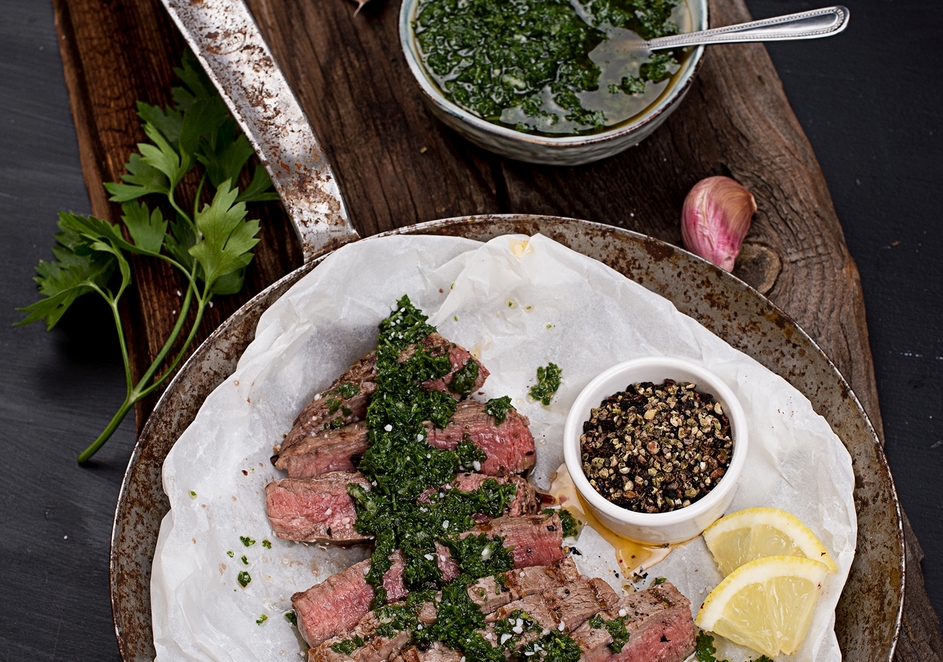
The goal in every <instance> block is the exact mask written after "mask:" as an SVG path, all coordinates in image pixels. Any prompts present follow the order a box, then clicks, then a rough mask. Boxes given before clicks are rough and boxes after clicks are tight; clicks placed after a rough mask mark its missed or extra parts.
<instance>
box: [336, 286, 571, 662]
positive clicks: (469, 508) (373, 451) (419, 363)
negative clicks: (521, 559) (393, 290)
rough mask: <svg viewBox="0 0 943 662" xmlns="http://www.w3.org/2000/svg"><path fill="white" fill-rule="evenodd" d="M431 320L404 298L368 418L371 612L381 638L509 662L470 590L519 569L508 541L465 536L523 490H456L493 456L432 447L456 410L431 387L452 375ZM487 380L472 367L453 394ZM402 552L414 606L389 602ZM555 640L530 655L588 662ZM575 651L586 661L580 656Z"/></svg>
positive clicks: (390, 327)
mask: <svg viewBox="0 0 943 662" xmlns="http://www.w3.org/2000/svg"><path fill="white" fill-rule="evenodd" d="M426 319H427V318H426V316H425V315H423V314H422V312H421V311H420V310H418V309H417V308H416V307H415V306H413V305H412V303H411V302H410V301H409V298H408V297H405V296H404V297H403V298H402V299H400V300H399V301H398V302H397V306H396V310H395V311H393V313H392V314H391V315H390V316H389V317H388V318H387V319H385V320H384V321H383V322H381V324H380V333H379V337H378V340H377V352H376V357H377V360H376V375H377V376H376V386H377V388H376V391H375V393H374V394H373V397H372V399H371V401H370V404H369V405H368V407H367V414H366V422H367V427H368V441H369V444H370V446H369V448H368V450H367V451H366V452H365V453H364V455H363V459H362V460H361V461H360V463H359V465H358V467H357V468H358V470H359V471H360V472H361V473H363V474H364V475H365V476H366V477H367V479H368V480H369V481H370V488H369V489H366V488H365V487H364V486H362V485H358V484H354V483H351V484H348V486H347V492H348V494H350V496H351V498H352V499H353V501H354V504H355V506H356V509H357V521H356V525H355V526H356V528H357V531H359V532H360V533H362V534H364V535H369V536H373V537H374V539H375V549H374V552H373V555H372V557H371V562H370V571H369V573H368V574H367V581H368V582H369V583H370V584H371V585H372V586H373V589H374V600H373V604H372V605H371V606H372V608H373V609H375V610H376V613H377V617H378V619H379V621H380V626H379V627H378V629H377V633H378V634H379V635H380V636H384V637H388V636H393V635H394V634H395V633H396V632H398V631H409V632H410V633H411V636H412V641H413V643H414V644H416V645H420V646H421V645H423V644H430V643H432V642H434V641H441V642H443V643H445V644H446V645H448V646H450V647H452V648H454V649H456V650H460V651H462V652H463V654H464V656H465V658H466V661H467V662H504V660H505V649H504V648H503V647H501V646H494V645H493V644H491V643H490V642H489V641H488V640H486V639H485V638H484V637H483V636H482V635H481V634H480V633H479V632H478V631H477V630H479V629H480V628H481V627H483V625H484V614H483V613H482V611H481V609H480V608H479V607H478V605H477V604H476V603H475V602H474V601H472V600H471V598H470V597H469V596H468V586H469V584H471V583H472V582H473V581H474V580H476V579H478V578H481V577H488V576H492V575H499V574H500V573H502V572H506V571H508V570H510V569H512V568H513V567H514V562H513V558H512V557H511V553H510V551H509V550H508V549H506V548H505V547H504V540H503V538H501V537H494V538H489V537H488V536H486V535H483V534H482V535H467V536H465V537H464V538H463V537H461V534H462V533H464V532H467V531H469V530H470V529H472V528H473V527H474V526H475V520H474V519H473V518H472V516H473V515H475V514H477V513H482V514H485V515H488V516H489V517H498V516H500V515H501V514H502V513H503V512H504V511H505V509H506V508H507V506H508V505H509V504H510V503H511V501H512V500H513V499H514V497H515V494H516V487H515V486H514V484H513V483H508V484H504V485H502V484H499V483H498V481H497V480H495V479H493V478H491V479H487V480H485V481H484V482H483V483H482V485H481V487H480V488H479V489H477V490H474V491H471V492H465V491H462V490H459V489H455V488H452V487H451V486H450V483H451V481H452V480H453V479H454V477H455V474H456V473H457V472H459V471H462V470H467V469H471V468H472V466H473V465H474V463H475V462H483V461H484V460H485V459H486V456H485V454H484V453H483V452H482V451H481V450H480V449H478V448H477V447H476V446H475V445H474V444H472V443H471V442H468V441H462V442H460V443H459V444H458V446H457V447H456V449H455V450H454V451H445V450H439V449H436V448H433V447H432V446H430V445H429V444H428V443H427V441H426V431H425V425H424V422H426V421H431V422H432V423H433V424H434V425H436V426H437V427H440V428H442V427H445V426H446V425H447V424H448V422H449V419H450V418H451V416H452V414H454V412H455V399H454V398H453V397H452V396H450V395H449V394H447V393H443V392H441V391H436V390H426V389H425V388H423V386H422V385H423V383H424V382H428V381H431V380H436V379H440V378H442V377H444V376H445V375H447V374H448V373H449V372H451V370H452V367H451V361H450V359H449V356H448V352H447V351H445V352H443V353H441V354H438V353H433V352H431V351H430V350H428V349H426V348H425V347H423V346H422V341H423V340H424V339H425V337H426V336H427V335H429V333H431V332H432V331H434V330H435V329H434V328H433V327H432V326H430V325H429V324H427V322H426ZM404 357H405V358H404ZM470 365H474V369H471V368H469V367H468V366H470ZM477 376H478V366H477V364H476V363H475V362H474V361H469V362H468V364H467V365H466V366H465V368H464V369H461V370H459V371H457V372H456V373H455V375H454V376H453V379H452V380H451V385H450V389H451V390H452V391H453V392H454V393H457V394H460V395H463V396H464V395H468V394H469V393H470V392H471V390H472V388H473V384H474V382H475V380H476V379H477ZM342 387H343V385H341V386H340V387H338V390H339V389H340V388H342ZM338 395H342V394H338ZM488 406H489V407H490V408H491V410H492V411H490V412H489V413H490V414H491V415H492V416H495V418H498V417H499V416H500V417H501V418H502V419H503V417H504V416H506V415H507V411H508V409H509V408H510V398H507V397H505V398H498V399H496V400H492V401H491V402H489V403H488ZM437 543H438V544H439V545H443V546H445V547H446V548H448V550H449V553H450V555H451V560H452V561H453V562H455V563H456V564H457V566H458V568H459V573H460V575H459V577H458V578H457V579H455V580H453V581H451V582H447V583H446V582H445V581H444V579H443V576H442V572H441V571H440V570H439V566H438V554H437V551H436V544H437ZM396 550H401V551H402V553H403V558H404V566H405V567H404V570H403V583H404V585H405V586H406V588H407V589H408V590H409V595H408V597H407V599H406V600H405V601H404V602H401V603H397V604H386V602H387V596H386V591H385V589H384V588H383V584H382V581H383V575H384V574H385V573H386V571H387V570H388V569H389V568H390V567H391V566H392V561H391V559H390V556H391V555H392V554H393V552H395V551H396ZM431 601H434V602H435V604H436V607H437V612H438V613H437V617H436V621H435V622H434V623H433V624H431V625H425V624H423V623H420V622H419V620H418V613H419V611H420V609H421V608H422V605H423V604H424V603H428V602H431ZM551 639H552V641H551V640H550V639H548V640H547V641H546V642H545V644H541V646H543V648H540V650H536V649H535V650H533V651H531V654H530V655H528V657H529V658H530V657H533V656H534V655H537V657H536V660H548V661H549V662H574V661H575V660H577V659H579V649H578V647H576V644H575V642H573V640H572V639H570V638H569V637H566V636H565V635H563V634H562V633H554V634H553V636H552V637H551ZM538 641H540V642H543V641H544V639H540V640H538ZM364 643H365V642H364V641H363V640H362V639H360V638H358V637H353V638H350V639H345V640H343V641H341V642H337V643H335V644H333V645H332V646H331V648H332V649H333V650H334V651H335V652H337V653H341V654H344V655H350V654H352V653H353V652H354V651H355V650H356V649H358V648H360V647H361V646H363V645H364ZM573 650H575V651H576V657H572V652H573Z"/></svg>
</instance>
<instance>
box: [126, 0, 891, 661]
mask: <svg viewBox="0 0 943 662" xmlns="http://www.w3.org/2000/svg"><path fill="white" fill-rule="evenodd" d="M163 1H164V3H165V5H166V6H167V7H168V9H169V10H170V12H171V15H172V17H173V18H174V20H175V21H176V22H177V24H178V25H179V26H180V27H181V29H182V30H183V32H184V36H185V37H186V38H187V41H188V42H189V43H190V46H191V47H192V48H193V50H194V52H196V53H197V56H198V57H199V58H200V60H201V62H202V63H203V65H204V68H206V70H207V73H209V75H210V77H211V78H212V79H213V80H214V82H215V83H216V85H217V88H218V89H219V90H220V92H221V94H222V95H223V97H224V99H226V101H227V104H228V105H229V107H230V109H231V110H232V111H233V114H234V115H235V117H236V118H237V120H238V121H239V122H240V124H241V125H242V128H243V129H244V130H245V131H246V134H247V135H248V136H249V138H250V140H251V141H252V143H253V145H254V147H255V148H256V151H257V152H258V153H259V155H260V158H261V159H262V161H263V163H265V165H266V167H267V168H268V170H269V173H270V174H271V175H272V179H273V181H274V182H275V185H276V187H277V188H278V190H279V193H280V194H281V197H282V201H283V203H284V204H285V207H286V209H287V211H288V213H289V216H290V217H291V219H292V221H293V222H294V223H295V225H296V228H297V230H298V233H299V236H300V238H301V244H302V249H303V252H304V255H305V264H304V266H302V267H300V268H298V269H296V270H295V271H293V272H292V273H290V274H288V275H287V276H285V277H284V278H282V279H281V280H279V281H278V282H276V283H274V284H273V285H271V286H270V287H268V288H267V289H266V290H264V291H263V292H261V293H260V294H259V295H258V296H256V297H255V298H253V299H252V300H251V301H249V302H248V303H247V304H246V305H245V306H243V307H242V308H241V309H239V310H238V311H237V312H236V313H235V314H234V315H233V316H232V317H231V318H230V319H228V320H227V321H226V322H224V323H223V324H222V325H221V326H220V327H219V328H218V329H217V330H216V331H215V332H214V333H213V334H212V335H211V336H210V337H209V338H208V339H207V340H206V341H205V342H204V343H203V344H202V345H201V346H200V348H199V349H197V351H196V352H195V353H194V354H193V356H192V357H191V358H190V359H189V360H188V361H187V363H186V364H185V365H184V366H183V367H182V368H181V370H180V372H179V373H178V374H177V376H176V377H175V378H174V379H173V381H171V383H170V384H169V386H168V387H167V390H166V391H165V393H164V395H163V396H162V397H161V399H160V401H159V402H158V403H157V406H156V407H155V409H154V412H153V413H152V414H151V417H150V419H149V420H148V422H147V424H146V425H145V427H144V430H143V431H142V433H141V437H140V438H139V439H138V442H137V444H136V446H135V448H134V451H133V453H132V456H131V460H130V463H129V464H128V469H127V471H126V473H125V477H124V481H123V483H122V486H121V492H120V494H119V497H118V505H117V508H116V511H115V521H114V529H113V531H112V543H111V559H110V570H111V601H112V611H113V614H114V621H115V632H116V635H117V638H118V648H119V651H120V653H121V656H122V658H123V659H124V660H126V661H129V660H135V661H137V660H149V659H153V658H154V656H155V650H154V644H153V632H152V629H151V610H150V574H151V561H152V559H153V555H154V550H155V546H156V543H157V535H158V531H159V528H160V522H161V520H162V518H163V517H164V515H165V514H166V513H167V511H168V508H169V504H168V501H167V499H166V497H165V496H164V494H163V492H162V490H161V467H162V465H163V461H164V458H165V457H166V456H167V453H168V451H169V450H170V448H171V447H172V446H173V444H174V443H175V442H176V440H177V439H178V438H179V436H180V435H181V433H182V432H183V431H184V430H185V429H186V427H187V426H188V425H189V424H190V423H191V422H192V421H193V419H194V418H195V417H196V414H197V411H198V410H199V408H200V406H201V405H202V403H203V400H204V399H205V398H206V397H207V396H208V395H209V393H210V392H211V391H212V390H213V389H214V388H215V387H216V386H217V385H218V384H220V383H221V382H222V381H223V380H224V379H226V377H228V376H229V375H230V374H232V372H233V371H234V369H235V367H236V363H237V361H238V360H239V357H240V356H241V355H242V353H243V351H244V350H245V348H246V346H247V345H248V344H249V343H250V342H251V341H252V339H253V337H254V335H255V328H256V324H257V323H258V320H259V316H260V315H261V314H262V312H264V311H265V310H266V309H267V308H268V307H269V306H270V305H271V304H272V302H274V301H275V300H276V299H277V298H278V297H279V296H281V295H282V294H283V293H284V292H285V291H286V290H287V289H288V288H289V287H291V286H292V285H293V284H294V283H295V282H297V281H298V280H299V279H300V278H301V277H302V276H304V275H305V274H307V273H308V272H310V271H311V270H312V269H314V268H316V267H317V265H318V264H320V262H321V260H323V259H324V257H325V256H326V255H328V254H329V253H330V252H331V251H332V250H333V249H334V248H336V247H337V246H339V245H341V244H343V243H346V242H348V241H353V240H359V235H358V234H357V232H356V230H354V228H353V226H352V225H351V223H350V221H349V219H348V218H347V214H346V211H345V209H344V204H343V200H342V199H341V196H340V191H339V189H338V188H337V184H336V182H335V181H334V177H333V174H332V173H331V170H330V167H329V165H328V164H327V162H326V159H325V158H324V155H323V151H322V150H321V149H320V147H319V145H318V143H317V140H316V138H315V136H314V134H313V131H312V129H311V127H310V125H309V124H308V122H307V119H306V118H305V117H304V113H303V111H302V110H301V107H300V105H298V103H297V100H296V99H295V98H294V95H293V93H292V92H291V90H290V88H288V85H287V82H286V81H285V80H284V77H283V76H282V74H281V72H280V71H279V69H278V66H277V64H276V63H275V60H274V58H272V56H271V53H270V52H269V51H268V48H267V46H266V45H265V43H264V41H263V40H262V38H261V35H260V34H259V32H258V28H257V27H256V26H255V23H254V21H253V19H252V17H251V14H249V12H248V9H247V8H246V7H245V5H244V4H243V2H242V0H201V2H192V0H163ZM260 90H261V92H260ZM537 232H540V233H541V234H544V235H546V236H548V237H550V238H552V239H554V240H556V241H558V242H560V243H562V244H564V245H566V246H569V247H570V248H572V249H574V250H576V251H579V252H581V253H583V254H585V255H588V256H589V257H592V258H595V259H597V260H600V261H601V262H603V263H605V264H607V265H609V266H610V267H612V268H614V269H615V270H617V271H619V272H620V273H622V274H624V275H625V276H627V277H629V278H631V279H633V280H635V281H636V282H638V283H639V284H641V285H643V286H644V287H646V288H648V289H649V290H651V291H653V292H655V293H656V294H660V295H661V296H664V297H666V298H667V299H669V300H670V301H672V302H673V303H674V305H675V306H676V307H677V308H678V310H680V311H681V312H683V313H685V314H687V315H690V316H691V317H693V318H694V319H696V320H697V321H698V322H700V323H701V324H703V325H704V326H705V327H706V328H708V329H709V330H710V331H712V332H713V333H714V334H716V335H717V336H719V337H721V338H723V339H724V340H726V341H727V342H728V343H730V344H731V345H732V346H733V347H736V348H737V349H739V350H741V351H743V352H745V353H746V354H748V355H750V356H752V357H753V358H754V359H756V360H757V361H759V362H760V363H762V364H763V365H764V366H766V367H767V368H769V369H770V370H772V371H773V372H775V373H777V374H779V375H780V376H782V377H783V378H785V379H786V380H787V381H789V382H790V383H791V384H792V385H793V386H794V387H796V388H797V389H798V390H799V391H800V392H802V393H803V394H804V395H805V396H806V397H807V398H808V399H809V400H810V401H811V403H812V405H813V407H814V408H815V410H816V411H817V412H818V413H819V414H821V415H822V416H823V417H824V418H825V419H826V420H827V421H828V422H829V424H830V425H831V427H832V429H833V430H834V431H835V433H836V434H837V435H838V436H839V438H841V440H842V442H843V443H844V444H845V446H846V447H847V449H848V451H849V453H850V454H851V458H852V466H853V470H854V474H855V490H854V499H855V509H856V512H857V515H858V540H857V552H856V555H855V560H854V563H853V564H852V567H851V572H850V574H849V577H848V581H847V583H846V585H845V589H844V591H843V592H842V595H841V598H840V600H839V603H838V607H837V609H836V614H835V621H836V622H835V630H836V632H837V635H838V642H839V645H840V646H841V650H842V653H843V657H844V659H845V660H851V661H860V662H879V661H887V662H891V661H892V659H893V654H894V647H895V644H896V641H897V634H898V631H899V628H900V619H901V611H902V607H903V596H904V539H903V530H902V524H901V511H900V504H899V502H898V500H897V494H896V492H895V490H894V484H893V481H892V479H891V474H890V470H889V469H888V465H887V460H886V458H885V456H884V451H883V449H882V447H881V445H880V442H879V440H878V438H877V435H876V434H875V431H874V428H873V427H872V426H871V423H870V422H869V421H868V418H867V415H866V414H865V412H864V410H863V409H862V407H861V404H860V403H859V402H858V400H857V398H856V397H855V395H854V394H853V393H852V392H851V389H850V388H849V386H848V384H847V382H846V381H845V380H844V378H843V377H842V376H841V374H840V373H839V372H838V370H837V369H836V368H835V366H834V365H833V364H832V363H831V361H829V359H828V357H826V356H825V354H824V353H823V352H822V350H821V349H820V348H819V347H818V346H817V345H816V344H815V342H814V341H813V340H812V339H811V338H810V337H809V336H808V335H807V334H806V333H805V332H804V331H802V329H800V328H799V327H798V326H797V325H796V323H795V322H794V321H793V320H792V319H790V318H789V317H788V316H787V315H786V314H785V313H784V312H783V311H781V310H779V309H778V308H776V307H775V306H774V305H773V304H772V303H771V302H770V301H768V300H767V299H766V298H765V297H763V296H762V295H761V294H759V293H758V292H757V291H756V290H754V289H752V288H750V287H749V286H747V285H746V284H744V283H743V282H741V281H740V280H738V279H736V278H734V277H733V276H731V275H730V274H728V273H727V272H725V271H723V270H721V269H718V268H717V267H715V266H713V265H712V264H710V263H708V262H706V261H704V260H701V259H700V258H698V257H696V256H694V255H691V254H690V253H687V252H685V251H683V250H681V249H679V248H676V247H674V246H672V245H670V244H666V243H664V242H661V241H658V240H656V239H652V238H650V237H646V236H643V235H640V234H637V233H633V232H628V231H625V230H621V229H617V228H613V227H610V226H606V225H601V224H598V223H590V222H587V221H581V220H575V219H567V218H558V217H550V216H530V215H508V216H466V217H459V218H452V219H446V220H439V221H432V222H429V223H422V224H419V225H414V226H409V227H406V228H401V229H400V230H396V231H394V232H391V233H387V234H405V235H411V234H439V235H453V236H462V237H466V238H470V239H477V240H482V241H484V240H488V239H491V238H493V237H496V236H500V235H503V234H509V233H519V234H527V235H531V234H534V233H537ZM361 241H371V239H363V240H361Z"/></svg>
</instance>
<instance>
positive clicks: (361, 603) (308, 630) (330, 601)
mask: <svg viewBox="0 0 943 662" xmlns="http://www.w3.org/2000/svg"><path fill="white" fill-rule="evenodd" d="M368 572H370V559H366V560H364V561H361V562H360V563H355V564H354V565H352V566H350V567H349V568H347V569H346V570H344V571H343V572H339V573H337V574H334V575H331V576H330V577H328V578H327V579H325V580H324V581H323V582H321V583H320V584H315V585H314V586H312V587H311V588H309V589H308V590H307V591H302V592H298V593H295V594H294V595H293V596H291V604H292V607H294V609H295V616H296V618H297V621H298V631H299V632H300V633H301V636H302V637H304V640H305V641H307V642H308V645H309V646H317V645H318V644H320V643H321V642H322V641H324V640H326V639H330V638H331V637H333V636H334V635H336V634H337V633H338V632H344V631H347V630H349V629H351V628H352V627H354V626H355V625H357V623H359V622H360V619H362V618H363V617H364V615H365V614H367V613H368V612H369V611H370V602H371V601H372V600H373V587H372V586H370V584H368V583H367V580H366V576H367V573H368ZM383 588H385V589H386V591H387V596H388V599H389V600H390V601H391V602H394V601H396V600H402V599H403V598H405V597H406V589H405V587H404V586H403V558H402V556H401V555H400V553H399V552H395V554H394V560H393V567H391V568H390V569H389V570H387V572H386V574H385V575H384V576H383Z"/></svg>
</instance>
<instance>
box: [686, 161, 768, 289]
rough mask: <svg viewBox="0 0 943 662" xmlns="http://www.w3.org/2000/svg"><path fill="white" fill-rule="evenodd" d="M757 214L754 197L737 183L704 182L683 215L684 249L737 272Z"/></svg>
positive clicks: (693, 191) (717, 179)
mask: <svg viewBox="0 0 943 662" xmlns="http://www.w3.org/2000/svg"><path fill="white" fill-rule="evenodd" d="M755 213H756V200H754V199H753V195H752V194H751V193H750V192H749V191H748V190H746V189H745V188H744V187H743V186H741V185H740V184H739V183H738V182H736V181H735V180H733V179H730V177H708V178H707V179H702V180H701V181H699V182H698V183H697V184H695V185H694V188H692V189H691V191H690V192H689V193H688V196H687V197H686V198H685V199H684V208H683V209H682V211H681V238H682V240H683V241H684V247H685V248H686V249H688V250H689V251H691V252H692V253H695V254H696V255H699V256H701V257H703V258H704V259H705V260H710V261H711V262H713V263H714V264H716V265H717V266H718V267H720V268H721V269H725V270H726V271H733V265H734V262H736V260H737V256H738V255H739V254H740V245H741V244H742V243H743V238H744V237H746V236H747V231H748V230H749V229H750V221H751V219H752V218H753V214H755Z"/></svg>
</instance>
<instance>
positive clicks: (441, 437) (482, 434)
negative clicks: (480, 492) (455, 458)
mask: <svg viewBox="0 0 943 662" xmlns="http://www.w3.org/2000/svg"><path fill="white" fill-rule="evenodd" d="M528 425H530V421H529V420H528V419H527V417H526V416H524V415H523V414H520V413H518V411H517V410H516V409H513V408H512V409H509V410H508V412H507V415H506V416H505V418H504V421H502V422H501V424H500V425H499V424H497V421H495V419H494V417H492V416H489V415H488V414H487V413H485V408H484V405H482V404H481V403H480V402H477V401H475V400H466V401H464V402H461V403H459V405H458V406H457V407H456V408H455V414H454V415H453V416H452V419H451V420H450V421H449V424H448V425H447V426H446V427H445V428H443V429H441V430H439V429H436V428H434V427H432V426H431V425H429V426H427V427H426V437H427V440H428V442H429V445H430V446H434V447H436V448H440V449H443V450H454V449H455V447H456V446H458V443H459V442H460V441H462V440H463V439H468V441H470V442H472V443H473V444H475V445H476V446H477V447H478V448H480V449H481V450H482V451H484V454H485V456H486V457H485V461H484V462H482V463H481V468H480V469H478V468H477V467H476V470H477V471H479V472H480V473H483V474H487V475H489V476H505V475H507V474H518V473H523V472H525V471H527V470H528V469H530V468H531V467H532V466H534V462H535V460H536V457H537V455H536V451H535V449H534V437H533V435H532V434H531V433H530V429H529V428H528V427H527V426H528Z"/></svg>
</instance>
